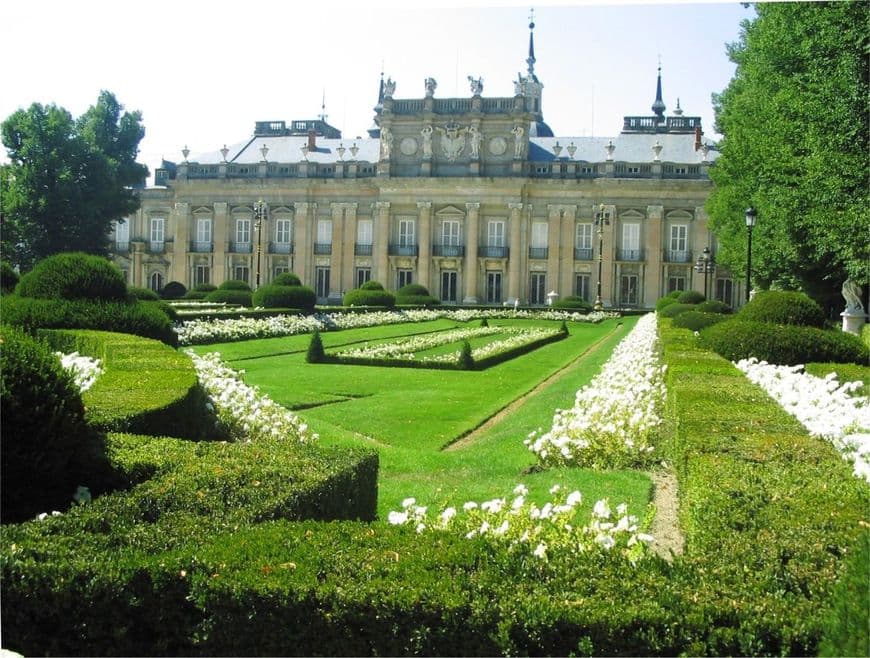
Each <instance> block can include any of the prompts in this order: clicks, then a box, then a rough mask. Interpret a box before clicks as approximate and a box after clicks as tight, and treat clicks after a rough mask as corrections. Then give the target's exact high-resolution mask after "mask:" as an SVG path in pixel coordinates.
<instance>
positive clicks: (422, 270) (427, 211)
mask: <svg viewBox="0 0 870 658" xmlns="http://www.w3.org/2000/svg"><path fill="white" fill-rule="evenodd" d="M417 210H418V212H419V219H418V224H419V225H420V233H419V235H420V239H419V240H418V242H417V244H418V245H419V252H418V255H417V275H418V280H419V281H420V283H421V284H422V285H424V286H426V289H427V290H430V291H431V290H432V275H431V265H432V202H431V201H418V202H417Z"/></svg>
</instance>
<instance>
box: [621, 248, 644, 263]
mask: <svg viewBox="0 0 870 658" xmlns="http://www.w3.org/2000/svg"><path fill="white" fill-rule="evenodd" d="M616 260H625V261H639V260H643V249H618V250H617V251H616Z"/></svg>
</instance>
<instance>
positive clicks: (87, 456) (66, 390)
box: [0, 326, 106, 522]
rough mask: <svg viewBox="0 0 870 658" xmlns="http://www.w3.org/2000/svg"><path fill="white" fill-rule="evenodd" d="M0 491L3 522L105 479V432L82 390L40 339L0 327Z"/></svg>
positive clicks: (65, 501) (60, 506)
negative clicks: (90, 415) (88, 410)
mask: <svg viewBox="0 0 870 658" xmlns="http://www.w3.org/2000/svg"><path fill="white" fill-rule="evenodd" d="M0 335H2V350H0V362H2V368H0V405H2V408H3V413H2V415H0V425H2V434H3V450H2V451H0V464H2V467H0V470H2V476H0V492H2V493H0V495H2V497H3V521H4V522H9V521H21V520H24V519H27V518H30V517H33V516H34V515H36V514H39V513H41V512H51V511H53V510H64V509H66V508H67V507H68V506H69V504H70V503H71V502H72V496H73V494H74V493H75V491H76V488H77V487H78V486H80V485H82V486H88V487H91V488H94V489H97V488H100V487H101V486H102V482H103V481H104V478H105V477H106V472H105V470H103V469H105V463H106V462H105V457H104V451H105V447H104V444H103V441H102V437H101V436H100V435H99V434H98V433H96V432H95V431H94V430H92V429H91V428H90V427H89V426H88V424H87V422H86V421H85V408H84V404H83V403H82V398H81V393H80V392H79V390H78V388H77V386H76V385H75V383H74V382H73V379H72V376H71V375H70V374H69V373H67V372H66V371H65V370H64V369H63V368H62V367H61V365H60V360H59V359H58V357H57V356H55V355H54V354H53V353H52V351H51V350H50V349H49V348H48V347H47V346H46V345H45V344H43V343H41V342H39V341H36V340H34V339H33V338H31V337H30V336H28V335H27V334H26V333H24V332H23V331H20V330H18V329H15V328H13V327H8V326H4V327H2V328H0Z"/></svg>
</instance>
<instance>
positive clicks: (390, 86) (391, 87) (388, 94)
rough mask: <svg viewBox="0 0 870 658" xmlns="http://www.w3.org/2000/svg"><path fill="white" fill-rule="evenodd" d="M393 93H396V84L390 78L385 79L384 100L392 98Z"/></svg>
mask: <svg viewBox="0 0 870 658" xmlns="http://www.w3.org/2000/svg"><path fill="white" fill-rule="evenodd" d="M394 93H396V83H395V82H393V79H392V78H387V81H386V82H385V83H384V98H392V97H393V94H394Z"/></svg>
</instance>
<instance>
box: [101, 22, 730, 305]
mask: <svg viewBox="0 0 870 658" xmlns="http://www.w3.org/2000/svg"><path fill="white" fill-rule="evenodd" d="M530 28H532V32H531V33H530V37H529V53H528V59H527V60H526V62H527V73H526V75H525V76H519V77H518V79H517V80H516V81H515V82H514V87H515V92H514V95H513V96H509V97H504V98H490V97H486V96H484V94H483V83H482V80H479V79H473V78H471V77H469V83H470V95H469V96H468V97H464V98H439V97H438V96H437V94H436V89H437V83H436V81H435V80H433V79H431V78H430V79H427V80H426V81H425V84H424V90H423V91H424V94H423V96H422V97H418V98H398V97H396V96H395V91H396V84H395V83H394V82H393V81H392V80H390V79H387V80H384V78H383V74H382V75H381V82H380V89H379V97H378V100H377V105H376V106H375V108H374V112H375V117H374V125H373V127H372V128H371V129H370V130H369V136H368V137H367V138H364V139H360V138H357V139H346V138H343V137H342V135H341V132H340V131H339V130H337V129H336V128H334V127H333V126H331V125H329V124H328V123H327V122H326V121H325V120H324V118H325V117H321V118H320V119H313V120H294V121H290V123H289V125H288V124H287V123H286V122H285V121H258V122H256V124H255V128H254V133H253V136H251V137H249V138H248V139H245V140H244V141H242V142H239V143H238V144H234V145H232V146H224V147H223V148H222V149H219V150H218V151H216V152H214V153H204V154H200V155H197V156H195V157H189V156H190V154H189V152H188V151H187V149H186V148H185V150H184V152H183V155H184V161H183V162H181V163H178V164H176V163H171V162H164V165H163V167H162V168H160V169H158V170H157V171H156V172H155V185H154V187H149V188H147V189H143V190H142V191H141V208H140V209H139V210H138V211H137V212H136V213H135V214H134V215H133V216H131V217H128V218H127V219H126V220H125V221H124V222H120V223H117V224H116V226H115V231H114V233H113V236H112V240H113V243H112V244H113V257H114V261H115V263H117V265H118V266H119V267H120V268H121V269H122V270H123V271H124V272H125V274H126V276H127V278H128V281H129V282H130V283H131V284H134V285H139V286H146V287H150V288H152V289H160V288H161V287H163V286H164V285H165V284H166V283H168V282H169V281H180V282H181V283H183V284H184V285H185V286H187V287H188V288H190V287H193V286H194V285H196V284H198V283H213V284H220V283H221V282H223V281H225V280H228V279H241V280H244V281H247V282H249V283H250V284H251V285H252V286H253V287H256V286H258V285H263V284H266V283H268V282H269V281H270V280H271V279H272V278H273V277H274V276H276V275H277V274H279V273H281V272H286V271H292V272H295V273H296V274H297V275H298V276H299V277H300V278H301V279H302V281H303V283H305V284H306V285H310V286H311V287H313V288H314V289H315V291H316V293H317V297H318V300H319V302H320V303H324V304H325V303H340V300H341V297H342V294H343V293H344V292H345V291H347V290H350V289H352V288H357V287H359V286H360V285H361V284H362V283H364V282H365V281H368V280H370V279H373V280H377V281H379V282H381V283H382V284H383V285H384V286H385V287H386V288H389V289H393V290H395V289H398V288H399V287H401V286H403V285H405V284H406V283H411V282H413V283H421V284H423V285H424V286H426V287H427V288H428V289H429V291H430V293H431V294H432V295H434V296H436V297H438V298H440V299H441V300H442V302H443V303H445V304H453V303H455V304H488V305H504V304H510V305H513V304H514V303H518V304H520V305H543V304H546V303H547V302H548V298H554V297H555V296H559V297H564V296H567V295H579V296H581V297H584V298H586V299H588V300H590V301H594V300H595V299H596V297H597V295H598V291H599V289H600V294H601V302H602V303H603V305H604V307H606V308H611V307H619V308H632V307H634V308H650V307H652V306H653V305H654V303H655V301H656V299H658V298H659V297H660V296H662V295H664V294H666V293H668V292H669V291H672V290H683V289H696V290H699V291H702V290H703V289H704V286H705V285H706V286H708V291H709V292H708V295H709V297H711V298H717V299H721V300H723V301H725V302H727V303H729V304H732V305H733V304H739V300H740V299H742V297H743V293H742V292H741V290H740V288H741V287H742V282H739V281H736V280H734V279H732V277H731V276H730V275H729V274H728V273H727V272H724V271H722V270H721V268H716V267H715V266H714V259H713V258H708V259H707V260H706V261H705V260H704V258H705V256H709V255H710V254H713V255H715V251H716V249H715V240H714V237H713V236H712V235H711V234H710V232H709V231H708V229H707V218H706V215H705V213H704V202H705V200H706V199H707V196H708V194H709V193H710V189H711V185H712V184H711V182H710V180H709V178H708V169H709V167H710V166H711V165H712V163H713V162H714V161H715V158H716V155H717V152H716V150H715V148H714V147H712V145H711V144H710V143H708V142H707V141H705V140H704V138H703V132H702V130H701V120H700V117H692V116H684V115H683V112H682V110H681V109H680V107H679V101H678V102H677V108H676V110H675V111H674V112H673V114H672V115H670V116H665V109H666V108H665V104H664V103H663V102H662V93H661V70H659V76H658V81H657V89H656V97H655V101H654V103H653V105H652V108H651V109H652V114H650V115H646V116H626V117H625V118H624V123H623V129H622V132H621V133H620V134H619V135H615V136H613V137H580V136H555V135H554V134H553V132H552V130H551V129H550V128H549V126H548V125H547V124H546V123H545V122H544V115H543V104H542V91H543V84H541V82H540V80H539V79H538V77H537V76H536V75H535V70H534V67H535V56H534V32H533V28H534V23H532V24H530ZM705 248H707V251H706V252H705ZM705 269H706V272H705ZM599 272H600V277H599ZM708 280H709V282H708ZM599 286H600V288H599Z"/></svg>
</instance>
